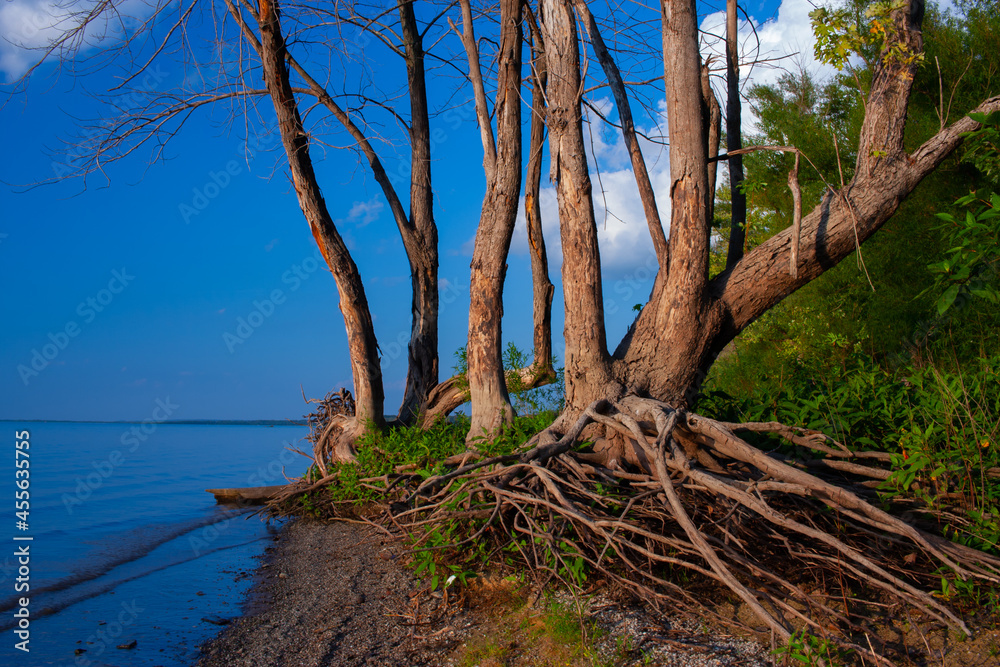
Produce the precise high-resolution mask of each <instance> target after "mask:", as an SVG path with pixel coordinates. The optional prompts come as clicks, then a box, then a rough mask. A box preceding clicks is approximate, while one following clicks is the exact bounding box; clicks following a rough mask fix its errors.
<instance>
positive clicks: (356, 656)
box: [198, 519, 441, 667]
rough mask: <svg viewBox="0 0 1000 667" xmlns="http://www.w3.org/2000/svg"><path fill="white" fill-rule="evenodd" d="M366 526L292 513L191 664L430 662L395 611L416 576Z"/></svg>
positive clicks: (395, 549) (394, 548) (260, 666)
mask: <svg viewBox="0 0 1000 667" xmlns="http://www.w3.org/2000/svg"><path fill="white" fill-rule="evenodd" d="M402 551H403V550H402V548H401V547H400V545H399V544H398V543H397V542H396V541H395V540H393V539H391V538H389V537H387V536H385V535H380V534H379V533H377V531H375V530H374V529H372V528H369V527H366V526H359V525H356V524H347V523H343V522H333V523H320V522H312V521H305V520H301V519H296V520H292V521H290V522H289V523H288V524H286V525H285V526H284V527H283V528H282V530H281V532H280V533H279V534H278V535H277V537H276V538H275V541H274V543H273V544H272V545H271V546H269V547H267V548H266V549H265V555H264V557H263V559H262V562H261V564H260V566H259V567H258V568H257V570H256V572H255V574H254V582H253V585H252V587H251V590H250V593H249V595H248V597H247V600H246V601H245V602H244V604H243V607H242V615H241V616H239V617H237V618H235V619H232V620H231V621H230V623H228V624H227V626H226V627H225V628H224V629H223V630H222V632H220V633H219V634H218V635H217V636H216V637H215V638H214V639H212V640H210V641H208V642H206V643H205V644H203V645H202V646H201V648H200V650H201V653H202V657H201V659H200V660H199V662H198V665H199V666H200V667H234V666H244V665H245V666H246V667H266V666H269V665H275V666H277V665H289V664H295V665H396V664H399V665H434V664H441V663H440V662H437V661H427V660H426V658H425V656H423V655H421V654H422V653H425V652H426V651H425V649H426V647H425V646H418V645H416V643H415V642H413V641H412V639H411V637H410V636H409V635H410V634H411V633H410V632H409V631H410V629H411V628H410V627H408V626H407V619H406V617H405V616H404V610H405V609H406V608H407V607H408V605H409V604H410V594H411V593H412V592H413V591H414V590H416V589H417V588H418V587H419V585H420V582H419V581H418V580H417V579H416V578H415V577H414V576H413V575H412V573H411V572H410V571H409V570H407V569H406V568H404V567H403V566H402V565H401V563H400V562H399V556H400V554H401V553H402Z"/></svg>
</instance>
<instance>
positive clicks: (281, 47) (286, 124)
mask: <svg viewBox="0 0 1000 667" xmlns="http://www.w3.org/2000/svg"><path fill="white" fill-rule="evenodd" d="M258 23H259V25H260V34H261V39H260V47H261V48H260V56H261V65H262V68H263V73H264V80H265V82H266V84H267V88H268V92H269V93H270V96H271V101H272V102H273V104H274V110H275V113H276V114H277V117H278V127H279V131H280V133H281V141H282V144H283V146H284V148H285V154H286V155H287V157H288V164H289V167H290V169H291V174H292V183H293V184H294V186H295V194H296V196H297V197H298V200H299V206H300V207H301V208H302V213H303V215H304V216H305V217H306V220H307V221H308V222H309V227H310V229H311V230H312V233H313V237H314V238H315V239H316V244H317V245H318V246H319V248H320V251H321V252H322V253H323V257H324V258H325V259H326V262H327V265H328V266H329V267H330V271H331V272H332V273H333V277H334V279H335V281H336V284H337V291H338V293H339V295H340V311H341V313H343V315H344V323H345V325H346V328H347V344H348V349H349V352H350V358H351V370H352V373H353V375H354V397H355V402H356V413H355V417H356V420H357V423H358V424H360V425H362V426H363V425H364V424H365V423H367V422H369V421H370V422H372V423H374V424H376V425H382V424H383V423H384V417H383V403H384V398H385V397H384V394H383V389H382V370H381V366H380V363H379V357H378V343H377V341H376V339H375V329H374V327H373V325H372V319H371V313H370V312H369V309H368V299H367V296H366V295H365V288H364V285H363V284H362V282H361V276H360V274H359V272H358V267H357V265H355V263H354V260H353V258H352V257H351V254H350V252H349V251H348V249H347V246H346V245H345V244H344V241H343V239H342V238H341V236H340V234H339V233H338V232H337V228H336V226H335V225H334V224H333V219H332V218H331V217H330V213H329V211H328V210H327V207H326V202H325V201H324V200H323V195H322V193H321V192H320V188H319V184H318V182H317V181H316V174H315V172H314V171H313V166H312V160H311V159H310V157H309V138H308V136H307V135H306V132H305V130H304V128H303V126H302V119H301V117H300V116H299V110H298V105H297V103H296V101H295V95H294V93H293V92H292V87H291V83H290V81H289V74H288V68H287V67H286V65H285V56H286V48H285V41H284V37H283V36H282V34H281V25H280V22H279V19H278V8H277V6H276V5H275V4H274V3H273V2H271V1H269V0H262V1H261V3H260V8H259V12H258ZM352 453H353V452H349V451H347V452H345V451H341V452H338V454H340V455H342V456H343V455H348V456H349V455H350V454H352Z"/></svg>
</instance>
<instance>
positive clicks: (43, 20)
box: [0, 0, 68, 80]
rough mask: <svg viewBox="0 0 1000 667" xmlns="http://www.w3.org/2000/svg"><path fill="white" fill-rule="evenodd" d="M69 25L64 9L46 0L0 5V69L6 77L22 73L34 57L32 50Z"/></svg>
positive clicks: (33, 60)
mask: <svg viewBox="0 0 1000 667" xmlns="http://www.w3.org/2000/svg"><path fill="white" fill-rule="evenodd" d="M67 27H68V25H67V24H66V9H65V8H62V7H60V6H59V5H58V4H57V3H55V2H51V1H49V0H12V1H10V2H5V3H3V5H2V6H0V71H2V72H3V73H4V74H6V76H7V79H8V80H14V79H17V78H18V77H20V76H21V75H22V74H24V73H25V72H26V71H27V70H28V68H29V67H31V65H32V64H33V63H34V62H35V60H37V57H38V55H39V54H38V53H37V52H36V51H34V49H39V48H42V47H44V46H46V45H48V44H49V43H51V42H52V40H54V39H56V38H57V37H58V36H59V35H60V34H62V31H63V30H65V29H66V28H67Z"/></svg>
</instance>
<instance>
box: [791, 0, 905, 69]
mask: <svg viewBox="0 0 1000 667" xmlns="http://www.w3.org/2000/svg"><path fill="white" fill-rule="evenodd" d="M904 7H906V2H905V0H887V1H886V2H872V3H870V4H868V5H867V7H865V6H864V3H862V2H857V1H853V2H848V3H845V4H844V5H842V6H840V7H818V8H816V9H814V10H813V11H811V12H809V19H810V21H811V23H812V28H813V33H814V34H815V35H816V45H815V47H814V52H815V54H816V59H817V60H819V61H820V62H822V63H826V64H827V65H833V66H834V67H836V68H837V69H838V70H843V69H844V67H845V66H847V65H849V63H850V59H851V58H852V57H854V56H861V57H862V58H865V60H867V61H868V62H869V63H870V62H871V60H870V55H869V54H872V53H880V54H881V56H882V59H883V61H884V62H890V63H896V64H899V65H903V66H907V65H911V64H913V63H915V62H922V61H923V54H922V53H918V52H914V51H912V50H911V49H910V48H909V47H908V46H907V45H906V44H905V43H903V42H902V41H901V40H900V38H899V31H898V30H897V28H896V24H895V22H894V21H893V19H892V13H893V12H895V11H896V10H899V9H903V8H904ZM865 56H868V57H867V58H866V57H865Z"/></svg>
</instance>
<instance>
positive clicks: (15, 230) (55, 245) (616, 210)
mask: <svg viewBox="0 0 1000 667" xmlns="http://www.w3.org/2000/svg"><path fill="white" fill-rule="evenodd" d="M137 4H138V3H137V2H135V0H129V3H127V5H128V6H136V5H137ZM52 6H54V5H53V3H52V2H50V0H8V1H7V2H5V3H3V5H2V6H0V37H2V39H0V78H3V79H4V80H6V81H8V82H10V81H13V80H15V79H17V77H19V76H20V75H21V74H23V72H24V71H25V69H26V68H27V67H28V66H29V65H30V63H31V62H32V57H34V55H35V54H34V53H32V52H29V51H26V50H25V49H23V48H20V47H19V46H18V45H23V46H39V45H41V44H44V43H45V40H46V39H50V38H51V37H52V35H53V34H55V32H54V30H56V29H57V28H52V27H51V26H50V23H51V18H49V17H50V16H51V11H52V10H51V7H52ZM810 9H811V6H810V5H809V3H808V1H807V0H785V1H784V2H783V3H781V4H780V5H779V4H778V3H776V2H773V1H772V0H769V1H768V2H765V3H762V4H758V5H756V6H749V7H748V11H749V13H750V14H751V16H752V17H753V19H754V22H755V24H756V26H757V33H758V35H759V36H760V40H761V44H762V45H763V52H764V53H766V54H768V55H770V56H771V57H774V56H778V55H785V54H788V53H794V52H800V53H801V55H800V56H799V57H797V58H794V59H791V60H794V68H798V67H799V66H802V67H806V68H809V69H810V70H811V71H814V72H816V73H818V74H819V75H820V76H823V75H824V72H823V71H822V70H821V69H819V68H818V66H817V65H816V64H815V61H814V60H813V59H812V53H811V51H812V47H811V36H810V35H811V33H810V31H809V27H808V26H809V23H808V12H809V10H810ZM719 22H720V19H719V15H718V14H714V15H713V14H711V13H710V12H707V11H706V14H705V16H704V17H703V23H702V26H703V28H706V29H708V30H711V29H712V28H713V27H716V26H718V25H719ZM744 33H745V34H746V35H749V30H746V31H744ZM88 37H89V38H90V41H91V42H92V44H93V45H92V46H90V47H89V49H88V50H87V52H88V54H90V55H93V54H94V53H99V52H100V49H102V48H104V47H105V46H107V45H108V44H111V43H113V42H114V40H115V39H117V36H116V35H115V34H114V31H113V30H111V31H110V32H108V33H106V34H99V35H98V34H95V35H88ZM749 41H750V40H747V43H749ZM712 48H717V46H716V47H713V46H712V45H711V44H706V46H705V50H706V52H708V51H709V50H710V49H712ZM786 62H791V61H786ZM384 67H385V71H388V74H386V76H389V77H391V76H393V74H392V72H391V71H389V68H391V67H396V68H397V69H399V70H401V69H402V64H401V63H399V62H394V61H387V64H386V65H385V66H384ZM779 74H780V72H778V71H776V70H766V69H763V68H757V69H755V70H754V71H753V72H752V76H753V80H754V81H758V82H766V81H774V80H775V79H776V78H777V76H778V75H779ZM825 74H826V75H828V74H829V73H828V72H826V73H825ZM344 75H345V76H347V77H349V76H351V72H349V71H348V72H346V73H345V74H344ZM186 76H190V72H189V71H188V70H186V69H184V68H182V67H179V66H178V67H176V68H171V67H161V68H156V69H154V70H153V71H152V74H151V75H150V78H148V79H147V80H146V81H145V82H144V83H145V85H146V86H147V87H148V88H149V89H155V90H169V89H170V88H171V87H175V86H177V85H180V84H182V83H183V81H184V77H186ZM113 84H114V80H113V79H112V78H111V74H110V73H109V72H107V71H101V70H97V71H90V72H87V73H86V74H83V75H79V76H73V75H72V74H71V73H69V72H67V71H65V70H60V69H57V68H56V67H55V66H54V65H52V64H43V65H42V66H41V67H40V68H39V69H38V70H37V71H36V72H35V75H34V76H33V78H32V79H31V82H30V85H28V86H27V88H26V89H25V90H22V91H19V92H17V93H16V94H14V95H7V96H6V97H5V98H4V104H3V106H2V107H0V119H2V122H0V146H2V147H3V148H2V150H3V159H2V160H0V284H2V285H3V286H4V289H2V290H0V312H2V313H3V316H2V317H3V320H2V321H3V323H4V327H3V331H2V334H0V419H14V420H28V419H64V420H125V419H129V420H143V419H149V418H151V415H152V414H153V411H154V410H155V409H156V407H157V401H166V400H169V402H170V404H171V405H176V406H177V408H176V410H175V411H174V413H173V414H172V415H171V419H286V418H297V417H300V416H301V415H303V414H304V413H306V412H307V411H308V406H306V405H305V404H304V403H303V399H302V395H303V393H304V394H305V396H307V397H321V396H323V395H325V394H326V393H327V392H328V391H330V390H332V389H334V388H338V387H340V386H347V387H348V388H350V387H351V386H352V383H351V373H350V365H349V360H348V358H347V353H346V350H347V346H346V336H345V333H344V324H343V318H342V316H341V314H340V312H339V310H338V299H337V292H336V288H335V285H334V281H333V278H332V276H331V275H330V274H329V272H328V271H327V270H326V269H325V266H324V265H323V264H322V262H321V261H319V255H318V252H317V250H316V246H315V243H314V241H313V239H312V236H311V234H310V233H309V230H308V226H307V224H306V222H305V220H304V219H303V217H302V215H301V212H300V210H299V208H298V204H297V202H296V199H295V195H294V191H293V190H292V188H291V186H290V183H289V180H288V177H287V171H286V167H285V164H284V161H283V155H282V154H281V153H280V151H277V150H276V149H278V148H280V146H279V145H278V143H277V141H276V139H275V138H274V137H273V136H268V135H266V134H264V135H260V134H258V133H255V135H254V136H251V138H250V139H249V140H248V139H247V138H246V133H245V132H244V125H243V124H241V123H235V124H229V123H227V122H226V120H227V119H226V117H225V115H224V114H220V113H212V112H199V113H195V114H193V115H192V116H191V118H190V119H189V120H188V122H187V124H186V125H185V127H184V128H183V130H182V131H181V132H179V133H178V134H177V135H176V136H174V137H173V138H171V140H170V142H169V143H168V144H167V147H166V148H165V150H164V154H163V158H164V159H163V160H161V161H158V162H156V163H153V164H148V152H143V151H138V152H136V153H135V154H133V155H131V156H129V157H128V158H126V159H124V160H122V161H120V162H116V163H114V164H110V165H108V166H107V168H106V170H105V172H104V173H103V174H95V175H92V176H91V178H89V179H88V180H87V181H86V182H84V181H82V180H80V179H69V180H63V181H60V182H57V183H55V184H51V185H35V184H38V183H40V182H42V181H45V180H47V179H50V178H52V177H53V176H56V175H59V173H60V164H61V160H62V158H59V157H58V156H59V154H60V153H59V151H60V150H63V151H65V150H66V149H65V144H63V142H64V141H65V140H67V138H69V137H72V136H73V135H74V133H78V132H79V127H80V123H81V119H86V118H92V117H94V116H96V115H97V114H99V112H100V109H99V107H98V105H97V103H96V102H95V100H94V99H93V98H92V97H90V96H88V95H87V91H88V90H89V91H99V90H103V89H107V88H108V87H109V86H111V85H113ZM434 92H435V91H434V89H433V88H432V94H433V93H434ZM462 95H463V96H464V98H469V97H471V95H468V94H467V91H462ZM464 98H463V99H464ZM590 99H591V100H592V101H593V103H594V105H595V106H597V107H598V108H601V109H606V110H608V111H612V106H613V105H612V104H611V102H610V100H609V98H608V96H607V95H606V93H602V92H601V91H595V92H594V93H593V94H592V95H591V96H590ZM470 111H471V107H469V106H468V105H466V106H465V107H462V108H460V109H459V113H458V114H457V115H452V116H450V117H449V116H448V115H444V116H440V117H438V118H436V119H435V120H434V121H432V132H433V131H434V130H439V132H438V133H437V134H436V135H435V136H436V140H435V147H434V158H435V163H434V164H433V166H432V171H433V178H434V188H435V206H436V208H435V217H436V220H437V223H438V227H439V236H440V258H441V260H440V282H441V285H440V293H441V314H440V317H441V327H440V350H439V351H440V355H441V379H442V380H444V379H445V378H446V377H447V376H448V375H450V373H451V370H452V366H453V365H454V357H453V354H454V352H455V351H456V350H457V349H458V348H459V347H460V346H462V345H464V344H465V337H466V334H467V331H468V298H469V295H468V280H469V279H468V266H469V262H470V260H471V254H472V246H473V240H474V235H475V228H476V224H477V222H478V219H479V213H480V211H479V207H480V204H481V199H482V193H483V190H484V177H483V175H482V168H481V161H482V151H481V144H480V141H479V134H478V131H477V129H476V127H475V123H474V116H473V115H472V114H471V113H469V112H470ZM661 112H662V108H661ZM612 115H614V114H613V111H612ZM657 122H659V123H660V127H657V126H656V124H657ZM748 122H750V123H752V119H751V120H750V121H748ZM248 123H250V124H252V123H259V124H261V125H262V126H263V127H265V128H266V125H267V119H266V114H263V115H262V118H254V119H251V120H250V121H248ZM640 125H644V127H643V129H644V130H646V131H647V132H648V133H650V134H661V133H665V131H666V128H665V121H664V120H663V118H662V117H660V118H655V117H654V118H650V117H647V118H646V120H645V123H643V122H642V121H640ZM589 132H590V135H591V136H590V141H591V144H592V147H591V151H590V158H591V162H592V164H593V165H594V166H599V168H600V179H598V178H597V177H596V176H595V177H594V179H593V180H594V187H595V209H596V211H597V220H598V226H599V231H600V237H601V243H602V245H601V254H602V260H603V262H604V280H605V284H604V290H605V297H606V302H605V310H606V319H607V323H608V338H609V344H610V345H612V346H613V345H614V344H615V343H616V342H617V340H618V339H620V337H621V336H622V334H624V332H625V330H626V328H627V326H628V325H629V323H630V322H631V321H632V317H633V315H634V313H633V312H632V306H633V305H634V304H636V303H641V302H644V301H645V300H646V298H647V297H648V294H649V290H650V287H651V284H652V271H651V268H652V267H653V266H655V262H654V261H653V254H652V250H651V246H650V242H649V238H648V232H647V230H646V225H645V221H644V219H643V216H642V208H641V205H640V203H639V200H638V196H637V190H636V187H635V185H634V181H633V180H632V173H631V171H630V168H629V163H628V159H627V154H626V152H625V150H624V147H623V144H622V141H621V139H620V137H619V136H618V135H617V133H616V132H615V131H614V130H613V128H609V127H601V126H600V125H599V124H598V123H594V124H593V125H591V126H590V130H589ZM335 138H336V137H335ZM341 143H343V142H341ZM71 144H72V142H71ZM643 149H644V154H645V155H646V158H647V161H648V162H649V164H650V165H651V167H650V168H651V174H652V180H653V183H654V186H655V188H656V190H657V191H658V193H659V194H660V196H659V202H660V206H661V208H664V209H665V208H666V206H665V204H664V203H663V202H665V201H666V200H667V188H668V187H669V183H668V161H667V158H666V153H665V151H664V150H663V149H662V148H661V147H658V146H656V145H654V144H651V143H648V142H647V143H646V144H644V146H643ZM70 150H72V149H70ZM385 150H386V155H387V157H386V163H387V166H388V167H389V171H390V173H394V172H395V171H396V170H399V169H400V168H402V169H403V171H404V172H405V170H406V163H405V160H404V159H402V156H401V155H400V154H399V152H400V151H399V149H398V147H397V148H396V149H393V148H392V147H391V146H390V147H388V148H386V149H385ZM313 155H314V157H315V158H318V175H319V178H320V183H321V185H322V187H323V192H324V196H325V198H326V201H327V204H328V206H329V208H330V211H331V214H332V215H333V217H334V218H335V219H336V221H337V225H338V228H339V229H340V231H341V234H342V235H343V236H344V237H345V239H346V240H347V243H348V245H349V247H350V249H351V250H352V252H353V254H354V258H355V261H356V262H357V264H358V266H359V269H360V271H361V275H362V277H363V278H364V280H365V285H366V289H367V294H368V298H369V301H370V304H371V308H372V313H373V317H374V320H375V327H376V334H377V336H378V340H379V344H380V347H381V350H382V354H383V356H382V366H383V375H384V379H385V390H386V412H387V413H392V412H394V411H395V410H396V408H397V407H398V405H399V402H400V400H401V399H402V392H403V387H404V381H405V374H406V343H407V341H408V337H409V330H410V309H409V305H410V286H409V269H408V266H407V263H406V257H405V254H404V252H403V248H402V243H401V241H400V239H399V234H398V232H397V230H396V228H395V224H394V222H393V220H392V217H391V215H390V214H389V211H388V206H387V205H386V204H385V201H384V199H383V197H382V195H381V193H380V190H379V188H378V186H377V184H376V183H375V182H374V179H373V178H372V177H371V176H370V174H369V172H368V171H367V170H366V166H365V165H364V164H362V163H359V161H358V158H357V155H356V154H355V153H354V152H352V151H350V150H345V149H344V148H342V147H340V146H338V145H336V141H334V140H332V139H331V140H330V141H329V145H326V146H322V145H321V146H316V147H314V149H313ZM547 173H548V172H547V168H546V170H545V171H544V172H543V174H547ZM406 190H407V188H406V187H405V186H404V187H403V192H404V193H405V192H406ZM404 199H405V196H404ZM541 200H542V205H543V223H544V228H545V234H546V239H547V244H548V249H549V254H550V262H551V266H550V275H551V278H552V280H553V282H555V283H556V286H557V288H556V299H555V303H554V305H553V313H554V316H555V317H554V319H555V321H554V323H553V334H554V343H555V348H556V349H555V353H556V355H557V356H558V357H560V358H561V356H562V349H561V341H560V335H559V334H560V332H561V329H562V309H563V304H562V301H561V298H560V296H559V295H560V287H559V280H558V277H559V272H560V264H561V255H560V252H559V247H558V217H557V214H556V202H555V194H554V190H553V188H552V186H551V184H550V183H548V182H547V178H546V177H545V176H543V192H542V198H541ZM665 212H666V211H664V213H665ZM527 253H528V250H527V241H526V234H525V230H524V220H523V212H522V214H521V216H520V218H519V221H518V227H517V230H516V232H515V238H514V243H513V246H512V250H511V256H510V259H509V267H510V268H509V270H508V274H507V275H508V279H507V285H506V289H505V311H504V312H505V316H504V323H503V327H504V337H505V340H507V341H510V342H513V343H515V344H517V345H518V346H519V347H521V348H522V349H524V350H525V351H529V352H530V347H531V304H530V292H531V278H530V261H529V258H528V254H527Z"/></svg>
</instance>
